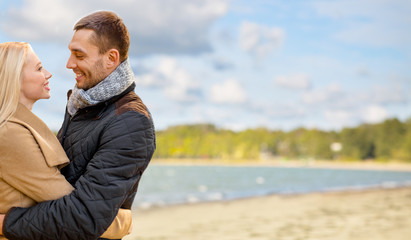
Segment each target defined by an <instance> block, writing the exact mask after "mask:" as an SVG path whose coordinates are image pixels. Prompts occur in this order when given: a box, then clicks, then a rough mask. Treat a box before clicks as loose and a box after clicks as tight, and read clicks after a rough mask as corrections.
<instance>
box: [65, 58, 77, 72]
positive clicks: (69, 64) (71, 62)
mask: <svg viewBox="0 0 411 240" xmlns="http://www.w3.org/2000/svg"><path fill="white" fill-rule="evenodd" d="M75 67H76V63H75V62H74V60H73V56H70V57H69V59H68V61H67V64H66V68H68V69H74V68H75Z"/></svg>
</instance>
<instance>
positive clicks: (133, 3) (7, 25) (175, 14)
mask: <svg viewBox="0 0 411 240" xmlns="http://www.w3.org/2000/svg"><path fill="white" fill-rule="evenodd" d="M96 6H98V8H96ZM100 9H110V10H112V11H115V12H116V13H117V14H118V15H119V16H120V17H121V18H123V20H124V21H125V23H126V25H127V27H128V29H129V32H130V36H131V38H132V46H131V47H130V51H131V52H132V53H133V54H136V55H144V54H153V53H160V54H197V53H201V52H204V51H210V50H211V46H210V43H209V39H208V32H209V29H210V27H211V26H212V24H213V23H214V21H215V20H216V19H218V18H220V17H222V16H224V14H226V12H227V10H228V0H208V1H203V0H169V1H162V0H151V1H143V0H117V1H108V0H89V1H82V0H72V1H64V0H37V1H29V0H23V2H22V5H21V6H20V7H13V8H11V9H8V10H7V11H5V14H3V16H4V17H2V19H1V24H0V26H1V28H2V29H3V30H4V31H5V32H6V33H7V34H9V35H10V36H12V37H15V38H19V39H22V40H24V41H29V42H30V41H49V42H58V43H63V44H67V43H68V41H69V40H70V37H71V35H72V27H73V26H74V24H75V22H76V21H77V20H79V18H81V17H83V16H85V15H87V14H89V13H91V12H94V11H97V10H100Z"/></svg>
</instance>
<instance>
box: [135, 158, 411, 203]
mask: <svg viewBox="0 0 411 240" xmlns="http://www.w3.org/2000/svg"><path fill="white" fill-rule="evenodd" d="M405 186H407V187H409V186H411V172H410V171H385V170H355V169H329V168H311V167H310V168H307V167H265V166H264V167H260V166H257V167H251V166H198V165H193V166H191V165H189V166H188V165H181V166H180V165H157V164H155V165H150V166H149V167H148V168H147V170H146V172H145V173H144V174H143V177H142V179H141V181H140V185H139V189H138V194H137V196H136V199H135V202H134V205H133V206H134V208H142V209H147V208H152V207H164V206H170V205H176V204H193V203H201V202H210V201H229V200H234V199H240V198H249V197H256V196H265V195H271V194H278V195H289V194H305V193H314V192H331V191H348V190H349V191H357V190H358V191H360V190H365V189H371V188H397V187H405Z"/></svg>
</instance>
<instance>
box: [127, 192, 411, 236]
mask: <svg viewBox="0 0 411 240" xmlns="http://www.w3.org/2000/svg"><path fill="white" fill-rule="evenodd" d="M133 214H134V216H133V226H134V227H133V232H132V234H131V235H129V236H127V237H126V238H124V239H125V240H137V239H138V240H159V239H161V240H168V239H170V240H174V239H179V240H193V239H195V240H203V239H204V240H208V239H218V240H234V239H247V240H273V239H275V240H291V239H304V240H331V239H332V240H369V239H373V240H388V239H389V240H408V239H409V237H410V236H411V188H394V189H369V190H363V191H344V192H329V193H312V194H304V195H291V196H278V195H272V196H266V197H254V198H249V199H241V200H234V201H228V202H209V203H199V204H193V205H178V206H170V207H165V208H155V209H149V210H143V209H136V210H134V212H133Z"/></svg>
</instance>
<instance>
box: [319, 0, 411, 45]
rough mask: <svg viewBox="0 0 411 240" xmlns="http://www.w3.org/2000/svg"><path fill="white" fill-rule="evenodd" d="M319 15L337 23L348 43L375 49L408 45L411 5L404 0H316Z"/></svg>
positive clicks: (338, 35)
mask: <svg viewBox="0 0 411 240" xmlns="http://www.w3.org/2000/svg"><path fill="white" fill-rule="evenodd" d="M313 4H314V8H315V9H316V10H317V13H318V14H319V15H321V16H326V17H330V18H332V19H334V20H335V21H338V22H339V24H340V25H342V28H340V29H341V30H340V31H339V32H337V33H336V34H335V37H336V38H337V39H340V40H342V41H345V42H349V43H354V44H362V45H366V46H374V47H399V46H409V42H410V41H411V33H410V31H404V29H408V28H409V26H410V24H411V15H410V14H409V12H410V11H411V2H410V1H404V0H346V1H316V2H314V3H313Z"/></svg>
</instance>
